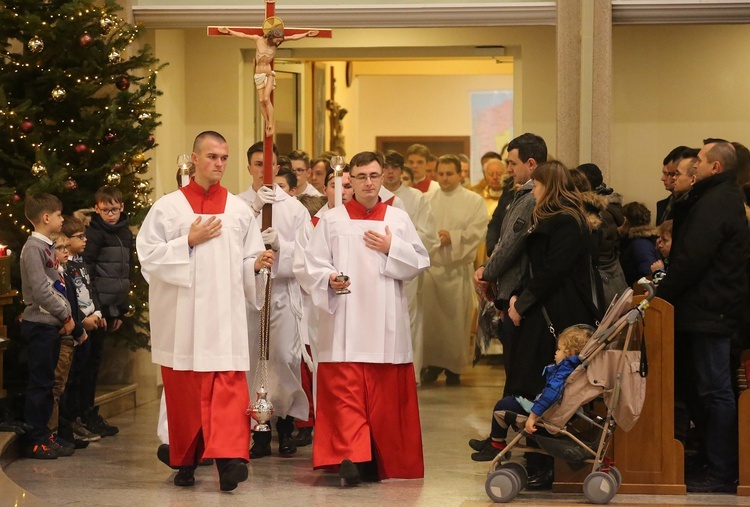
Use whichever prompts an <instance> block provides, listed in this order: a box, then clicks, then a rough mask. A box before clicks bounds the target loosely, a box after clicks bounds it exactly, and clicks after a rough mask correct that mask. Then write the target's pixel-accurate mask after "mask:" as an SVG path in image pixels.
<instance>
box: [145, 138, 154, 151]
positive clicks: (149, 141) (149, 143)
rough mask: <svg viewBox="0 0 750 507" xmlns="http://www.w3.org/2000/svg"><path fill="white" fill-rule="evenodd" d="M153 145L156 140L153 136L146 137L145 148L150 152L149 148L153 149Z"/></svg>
mask: <svg viewBox="0 0 750 507" xmlns="http://www.w3.org/2000/svg"><path fill="white" fill-rule="evenodd" d="M154 144H156V139H155V138H154V136H153V135H150V136H148V138H147V139H146V148H148V149H149V150H150V149H151V148H153V147H154Z"/></svg>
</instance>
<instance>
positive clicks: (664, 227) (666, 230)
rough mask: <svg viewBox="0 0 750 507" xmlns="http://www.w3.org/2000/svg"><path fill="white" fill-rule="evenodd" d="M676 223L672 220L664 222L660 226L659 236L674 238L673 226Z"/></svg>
mask: <svg viewBox="0 0 750 507" xmlns="http://www.w3.org/2000/svg"><path fill="white" fill-rule="evenodd" d="M673 223H674V222H673V221H672V220H664V221H663V222H662V223H660V224H659V236H669V237H670V238H671V237H672V224H673Z"/></svg>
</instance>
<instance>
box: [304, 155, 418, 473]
mask: <svg viewBox="0 0 750 507" xmlns="http://www.w3.org/2000/svg"><path fill="white" fill-rule="evenodd" d="M382 168H383V159H382V156H381V155H379V154H376V153H373V152H363V153H359V154H357V155H355V156H354V157H353V158H352V160H351V163H350V171H351V173H350V178H351V181H352V186H353V187H354V194H355V198H354V199H352V200H351V201H350V202H349V203H347V204H346V205H344V206H339V207H336V208H334V209H331V210H328V211H326V212H325V213H323V215H322V217H321V218H320V221H319V222H318V225H317V226H316V227H315V230H314V231H313V233H312V236H311V237H310V242H309V243H308V246H307V249H306V250H305V255H304V272H302V273H298V275H299V279H300V282H301V284H302V286H303V288H305V290H307V291H308V292H309V293H310V294H311V296H312V299H313V302H314V303H315V305H316V306H317V307H318V309H319V321H318V333H317V335H316V336H315V337H311V341H312V342H313V343H314V348H315V351H316V355H317V358H316V359H317V361H318V370H317V373H318V377H317V399H316V401H317V408H316V417H317V420H316V426H315V440H314V441H313V466H314V467H315V468H332V469H338V472H339V475H340V477H341V479H342V481H345V483H346V484H356V483H358V482H360V481H361V480H362V479H364V480H380V479H388V478H419V477H423V476H424V462H423V457H422V438H421V430H420V423H419V407H418V402H417V390H416V383H415V380H414V368H413V364H412V349H411V337H410V330H409V319H408V318H407V315H408V303H407V301H406V293H405V289H404V281H406V280H411V279H413V278H414V277H415V276H417V275H418V274H419V273H420V272H422V271H423V270H425V269H427V267H428V266H429V255H428V253H427V250H425V248H424V245H422V241H421V240H420V239H419V235H418V234H417V231H416V229H415V228H414V225H413V224H412V222H411V219H410V218H409V216H408V215H407V214H406V213H405V212H404V211H402V210H400V209H397V208H394V207H393V206H387V205H385V204H384V203H383V202H382V201H381V200H380V198H379V197H378V192H379V190H380V186H381V180H382V177H383V169H382ZM341 272H343V273H344V274H345V275H347V276H348V277H349V279H348V280H344V279H342V278H340V277H339V274H340V273H341ZM344 288H348V289H349V290H351V293H350V294H346V295H339V294H337V292H336V291H337V290H341V289H344Z"/></svg>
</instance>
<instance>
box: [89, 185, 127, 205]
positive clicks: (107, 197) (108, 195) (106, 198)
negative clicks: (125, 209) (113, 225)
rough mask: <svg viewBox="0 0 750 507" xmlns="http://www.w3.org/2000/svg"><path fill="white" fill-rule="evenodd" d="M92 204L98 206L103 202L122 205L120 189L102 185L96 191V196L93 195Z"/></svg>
mask: <svg viewBox="0 0 750 507" xmlns="http://www.w3.org/2000/svg"><path fill="white" fill-rule="evenodd" d="M94 202H95V203H96V204H99V203H100V202H103V203H104V204H122V203H123V200H122V192H120V189H119V188H117V187H110V186H108V185H104V186H103V187H101V188H99V190H97V191H96V194H94Z"/></svg>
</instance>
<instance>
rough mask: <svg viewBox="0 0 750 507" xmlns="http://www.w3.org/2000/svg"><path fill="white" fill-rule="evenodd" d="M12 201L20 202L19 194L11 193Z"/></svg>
mask: <svg viewBox="0 0 750 507" xmlns="http://www.w3.org/2000/svg"><path fill="white" fill-rule="evenodd" d="M13 202H21V196H20V195H18V194H14V195H13Z"/></svg>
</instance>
